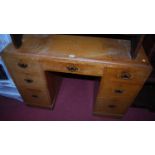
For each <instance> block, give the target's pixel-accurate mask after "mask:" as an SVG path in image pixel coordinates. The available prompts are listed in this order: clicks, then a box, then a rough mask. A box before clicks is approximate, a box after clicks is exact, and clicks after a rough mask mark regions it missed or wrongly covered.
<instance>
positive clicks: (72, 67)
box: [67, 65, 78, 72]
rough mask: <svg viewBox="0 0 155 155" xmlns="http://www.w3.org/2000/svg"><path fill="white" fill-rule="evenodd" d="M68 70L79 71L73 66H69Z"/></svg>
mask: <svg viewBox="0 0 155 155" xmlns="http://www.w3.org/2000/svg"><path fill="white" fill-rule="evenodd" d="M67 70H68V71H70V72H76V71H78V67H76V66H74V65H71V66H67Z"/></svg>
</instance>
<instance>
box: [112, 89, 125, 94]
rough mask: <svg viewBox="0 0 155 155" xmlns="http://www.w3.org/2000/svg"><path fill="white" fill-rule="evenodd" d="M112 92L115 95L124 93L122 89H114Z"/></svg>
mask: <svg viewBox="0 0 155 155" xmlns="http://www.w3.org/2000/svg"><path fill="white" fill-rule="evenodd" d="M114 92H115V93H116V94H123V93H124V90H123V89H115V90H114Z"/></svg>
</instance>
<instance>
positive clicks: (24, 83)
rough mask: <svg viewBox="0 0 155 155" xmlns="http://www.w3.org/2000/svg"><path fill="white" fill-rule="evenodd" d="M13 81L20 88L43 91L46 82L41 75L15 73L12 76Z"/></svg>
mask: <svg viewBox="0 0 155 155" xmlns="http://www.w3.org/2000/svg"><path fill="white" fill-rule="evenodd" d="M14 80H15V82H16V84H17V85H18V86H19V87H20V88H22V87H25V88H34V89H45V88H46V81H45V79H44V77H43V75H42V74H38V75H37V76H36V75H34V74H29V73H24V74H19V73H17V72H16V74H15V75H14Z"/></svg>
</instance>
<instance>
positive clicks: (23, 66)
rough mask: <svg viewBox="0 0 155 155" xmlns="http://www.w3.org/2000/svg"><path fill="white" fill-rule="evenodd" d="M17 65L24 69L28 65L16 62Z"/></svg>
mask: <svg viewBox="0 0 155 155" xmlns="http://www.w3.org/2000/svg"><path fill="white" fill-rule="evenodd" d="M18 66H19V67H21V68H23V69H25V68H27V67H28V65H27V64H24V63H18Z"/></svg>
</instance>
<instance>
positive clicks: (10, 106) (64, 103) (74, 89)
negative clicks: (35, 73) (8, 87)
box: [0, 78, 155, 121]
mask: <svg viewBox="0 0 155 155" xmlns="http://www.w3.org/2000/svg"><path fill="white" fill-rule="evenodd" d="M93 95H94V81H93V80H88V79H87V80H86V79H74V78H73V79H71V78H64V80H63V82H62V86H61V89H60V91H59V94H58V98H57V101H56V104H55V108H54V110H53V111H52V110H49V109H41V108H33V107H28V106H26V105H25V104H24V103H22V102H19V101H16V100H13V99H9V98H5V97H2V96H0V120H10V121H12V120H17V121H18V120H29V121H31V120H40V121H43V120H46V121H50V120H51V121H107V120H144V121H145V120H155V113H152V112H149V111H148V110H147V109H142V108H129V110H128V112H127V113H126V114H125V116H124V117H123V118H122V119H114V118H110V117H103V116H94V115H92V106H93Z"/></svg>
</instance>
